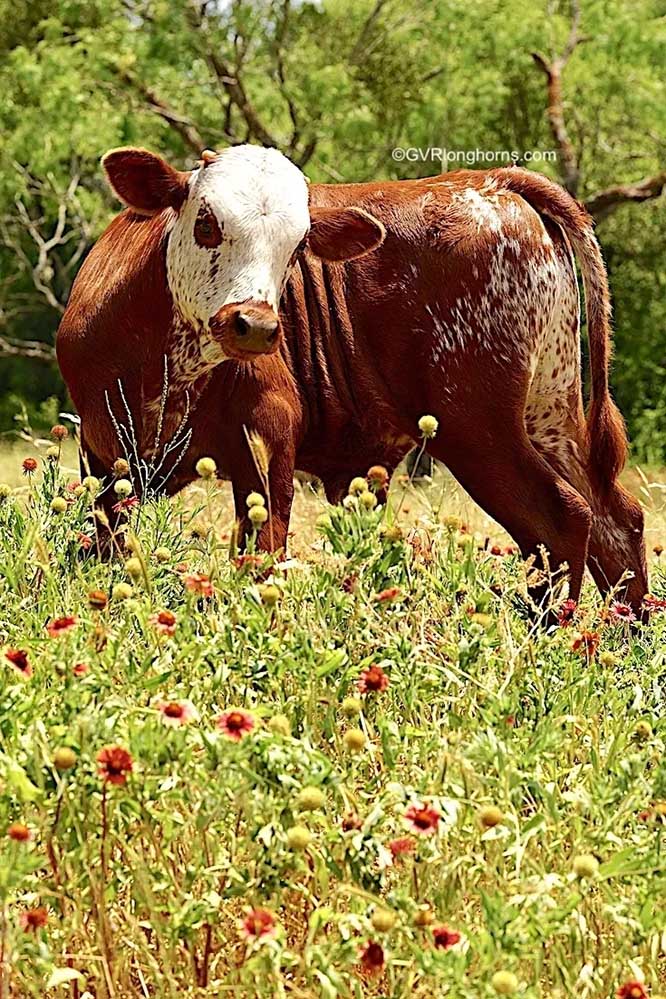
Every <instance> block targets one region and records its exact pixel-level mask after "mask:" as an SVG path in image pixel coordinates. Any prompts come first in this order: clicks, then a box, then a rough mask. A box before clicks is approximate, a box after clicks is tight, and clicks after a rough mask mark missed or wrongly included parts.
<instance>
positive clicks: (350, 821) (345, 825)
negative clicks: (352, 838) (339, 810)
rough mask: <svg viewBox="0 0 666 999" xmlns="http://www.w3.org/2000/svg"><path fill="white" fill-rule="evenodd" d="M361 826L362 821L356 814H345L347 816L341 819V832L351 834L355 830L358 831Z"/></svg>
mask: <svg viewBox="0 0 666 999" xmlns="http://www.w3.org/2000/svg"><path fill="white" fill-rule="evenodd" d="M362 825H363V820H362V819H361V816H360V815H358V814H357V813H356V812H347V814H346V815H345V816H343V818H342V831H343V832H352V831H353V830H355V829H360V828H361V827H362Z"/></svg>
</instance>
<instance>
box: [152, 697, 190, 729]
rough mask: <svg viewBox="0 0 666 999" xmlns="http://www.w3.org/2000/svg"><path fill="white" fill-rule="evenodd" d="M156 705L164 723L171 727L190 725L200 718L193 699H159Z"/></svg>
mask: <svg viewBox="0 0 666 999" xmlns="http://www.w3.org/2000/svg"><path fill="white" fill-rule="evenodd" d="M155 707H156V708H157V710H158V711H159V712H160V713H161V715H162V721H163V722H164V724H165V725H169V726H170V727H171V728H178V727H179V726H180V725H188V724H189V723H190V722H191V721H196V719H197V718H198V715H197V710H196V708H195V707H194V705H193V704H192V701H187V700H184V701H158V702H157V704H156V705H155Z"/></svg>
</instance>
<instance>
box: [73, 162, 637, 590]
mask: <svg viewBox="0 0 666 999" xmlns="http://www.w3.org/2000/svg"><path fill="white" fill-rule="evenodd" d="M310 199H311V211H312V214H313V218H316V217H317V215H319V216H320V217H324V218H325V219H327V220H328V221H327V225H328V226H329V231H328V233H327V237H328V239H329V242H330V238H331V233H333V234H334V231H335V226H334V223H332V222H331V220H332V219H334V218H335V212H336V211H338V210H345V211H346V210H347V209H349V208H350V207H354V208H360V209H362V210H363V212H364V213H368V214H369V215H370V216H372V217H373V218H374V219H377V220H379V222H380V223H381V224H382V226H383V227H384V229H385V238H384V239H383V242H382V243H381V245H379V246H378V247H377V248H376V249H374V250H372V252H369V253H366V255H364V256H361V257H359V258H358V259H353V260H347V262H344V263H336V262H331V256H332V254H331V253H330V252H329V254H328V257H329V262H322V261H321V260H320V259H318V258H317V257H316V256H314V254H313V253H311V252H309V251H308V250H307V249H305V250H303V251H302V252H300V253H299V255H298V258H297V260H296V265H295V268H294V270H293V271H292V273H291V276H290V278H289V280H288V283H287V285H286V288H285V290H284V294H283V296H282V301H281V307H280V317H279V319H280V328H281V331H282V337H281V341H280V345H279V350H277V351H276V352H275V353H273V354H266V355H262V356H256V358H254V359H253V360H251V361H250V362H244V361H237V360H226V361H223V362H222V363H221V364H219V365H218V366H217V367H215V368H213V369H212V371H210V372H203V373H202V374H201V375H200V376H198V377H197V378H195V379H194V381H193V382H192V383H190V384H188V383H187V382H184V381H183V380H182V379H179V370H180V366H181V365H182V364H183V357H184V356H186V353H187V350H188V346H187V343H185V344H183V342H182V338H181V340H180V341H179V342H178V343H174V342H173V341H172V339H171V337H172V333H171V330H172V324H173V305H172V300H171V296H170V293H169V289H168V284H167V277H166V272H165V241H166V239H167V238H168V237H167V228H168V223H169V220H170V218H172V217H173V215H172V212H173V211H176V210H177V209H167V210H166V211H162V212H161V213H160V214H158V215H156V216H154V217H152V218H145V217H141V216H139V215H137V214H134V213H133V212H131V211H125V212H123V213H122V214H121V215H120V216H119V217H118V218H116V219H115V221H114V222H112V224H111V225H110V226H109V228H108V229H107V231H106V232H105V233H104V234H103V236H102V237H101V239H100V240H99V242H98V243H97V245H96V246H95V247H94V248H93V250H92V252H91V253H90V255H89V257H88V259H87V260H86V262H85V264H84V266H83V267H82V269H81V272H80V274H79V276H78V278H77V281H76V282H75V286H74V289H73V292H72V296H71V300H70V303H69V306H68V308H67V312H66V314H65V316H64V318H63V321H62V324H61V327H60V331H59V336H58V357H59V361H60V365H61V368H62V372H63V375H64V377H65V379H66V382H67V385H68V386H69V389H70V392H71V394H72V398H73V400H74V402H75V404H76V406H77V408H78V411H79V413H80V415H81V419H82V433H83V442H84V446H85V448H86V450H87V452H88V455H89V458H90V461H91V463H92V466H93V468H94V470H95V471H96V472H97V473H98V474H108V473H109V470H110V468H111V465H112V463H113V461H114V460H115V459H116V458H117V457H118V456H119V454H120V453H121V447H120V444H119V441H118V439H117V435H116V431H115V429H114V426H113V422H112V421H111V419H110V416H109V412H108V407H107V404H106V402H105V396H104V392H105V390H106V391H108V393H109V399H110V405H111V408H112V409H113V410H114V411H115V412H116V413H118V412H119V411H120V406H121V400H120V398H119V393H118V388H117V379H121V381H122V384H123V388H124V392H125V395H126V398H127V401H128V403H129V406H130V408H131V410H132V413H133V417H134V422H135V429H136V435H137V437H138V441H139V448H140V449H141V450H143V451H144V452H149V451H150V447H151V442H152V441H153V440H154V436H155V429H156V418H157V417H156V413H157V410H156V402H155V401H156V400H159V397H160V393H161V388H162V377H163V358H164V355H165V354H166V355H167V356H168V357H169V359H170V374H171V378H170V382H171V385H170V396H169V409H168V413H167V418H166V420H165V427H164V431H163V434H164V435H165V437H166V436H168V434H169V432H172V431H173V429H174V427H176V426H177V425H178V422H179V420H180V418H181V416H182V413H183V411H184V409H185V402H184V399H185V392H186V391H188V392H189V394H190V398H191V399H192V400H196V408H195V409H194V411H193V413H192V415H191V416H190V418H189V420H190V425H191V427H192V430H193V436H192V440H191V443H190V446H189V449H188V453H187V454H186V456H185V458H184V460H183V461H182V462H181V464H180V465H179V467H178V469H177V470H176V471H175V473H174V474H173V476H172V477H171V478H170V479H169V481H168V484H167V487H166V488H167V490H168V491H169V492H174V491H175V490H177V489H180V488H181V487H182V486H183V485H185V484H186V482H188V481H190V480H191V479H192V478H193V477H194V464H195V462H196V459H198V458H199V457H201V456H202V455H210V456H212V457H213V458H214V459H215V461H216V462H217V465H218V468H219V469H220V471H221V473H222V474H223V475H225V476H227V477H229V478H230V479H231V481H232V483H233V491H234V497H235V501H236V505H237V511H238V513H239V515H240V516H243V514H244V511H245V497H246V496H247V494H248V493H249V492H250V491H252V490H256V489H259V488H260V487H261V484H260V482H259V480H258V477H257V473H256V470H255V467H254V464H253V461H252V458H251V456H250V452H249V449H248V446H247V441H246V435H245V429H247V431H250V432H251V431H256V432H257V433H258V434H260V435H261V436H262V437H263V439H264V440H265V441H266V443H267V445H268V448H269V450H270V453H271V455H272V458H271V464H270V487H271V497H272V509H273V517H272V523H271V525H270V529H269V526H267V527H266V528H264V529H263V531H262V533H261V537H260V542H261V544H262V545H263V546H264V547H269V546H270V545H271V544H272V546H273V547H274V548H282V547H284V546H285V545H286V540H287V530H288V524H289V516H290V509H291V503H292V497H293V475H294V470H295V469H300V470H303V471H306V472H310V473H312V474H314V475H316V476H318V477H319V478H320V479H321V480H322V481H323V483H324V486H325V488H326V492H327V495H328V496H329V498H330V499H332V500H337V499H339V498H340V496H341V495H342V493H343V490H344V488H345V487H346V485H347V484H348V482H349V480H350V478H351V477H352V476H354V475H357V474H359V473H360V474H363V473H364V472H365V471H366V470H367V468H368V467H369V466H371V465H373V464H384V465H386V466H387V467H388V468H389V469H390V470H392V469H393V468H394V467H395V466H396V464H397V463H398V461H399V460H400V459H401V458H402V457H403V455H404V454H405V453H406V451H407V450H408V449H409V448H410V447H411V446H412V443H413V439H414V437H415V436H416V435H417V430H416V427H417V421H418V418H419V417H420V416H421V415H422V414H424V413H430V414H433V415H434V416H436V417H437V419H438V420H439V426H440V431H439V434H438V435H437V437H436V438H435V439H434V440H433V442H432V444H431V446H430V451H431V453H432V455H433V456H434V457H435V458H437V459H439V460H441V461H442V462H444V463H445V464H446V465H447V466H448V468H449V469H450V470H451V472H452V473H453V474H454V476H455V477H456V478H457V479H458V480H459V481H460V483H461V484H462V485H463V486H464V487H465V489H466V490H467V491H468V492H469V493H470V494H471V496H472V497H473V498H474V499H475V500H476V501H477V502H478V503H479V505H480V506H481V507H483V509H484V510H486V511H487V512H488V513H489V514H490V515H491V516H492V517H494V518H495V519H496V520H497V521H498V522H499V523H500V524H502V525H503V526H504V527H505V528H506V529H507V530H508V532H509V533H510V534H511V535H512V536H513V538H514V539H515V540H516V542H517V543H518V545H519V546H520V549H521V551H522V553H523V555H524V556H525V557H528V556H530V555H536V556H537V557H539V553H540V546H545V548H546V549H547V550H548V551H549V553H550V565H551V567H553V568H556V567H559V566H563V565H564V564H565V563H566V565H567V566H568V572H569V580H570V583H569V585H570V595H571V596H572V597H573V598H574V599H577V598H578V595H579V591H580V586H581V581H582V577H583V572H584V568H585V565H586V564H587V565H589V568H590V570H591V572H592V575H593V576H594V578H595V580H596V582H597V583H598V585H599V587H600V589H601V590H602V592H606V591H608V590H609V589H610V588H612V587H615V586H616V585H617V584H618V582H619V581H620V579H621V577H623V576H624V575H625V574H629V576H630V577H631V578H629V579H628V582H627V583H626V585H625V588H624V593H625V596H626V598H627V599H628V600H629V601H630V602H631V603H632V605H633V606H634V607H635V608H638V607H639V606H640V604H641V601H642V598H643V596H644V594H645V592H646V588H647V573H646V564H645V554H644V543H643V515H642V511H641V508H640V506H639V504H638V503H637V502H636V500H634V499H633V498H632V497H631V496H630V495H629V494H628V493H627V492H626V490H625V489H624V488H623V487H622V486H621V485H619V483H618V482H617V475H618V473H619V471H620V470H621V468H622V466H623V464H624V461H625V455H626V439H625V431H624V426H623V423H622V419H621V417H620V415H619V413H618V411H617V409H616V408H615V406H614V404H613V403H612V401H611V399H610V396H609V392H608V363H609V353H610V306H609V296H608V286H607V279H606V272H605V268H604V265H603V261H602V258H601V253H600V251H599V247H598V244H597V242H596V239H595V237H594V235H593V232H592V223H591V220H590V218H589V216H588V215H587V213H586V212H585V210H584V209H583V208H582V207H581V206H580V205H579V204H578V203H577V202H575V201H574V200H573V199H572V198H571V197H570V196H569V195H568V194H566V193H565V192H564V191H563V190H562V189H561V188H559V187H557V186H556V185H555V184H553V183H551V182H550V181H548V180H547V179H545V178H544V177H541V176H539V175H537V174H535V173H531V172H529V171H525V170H522V169H518V168H510V169H500V170H494V171H489V172H482V171H478V172H477V171H459V172H455V173H451V174H446V175H443V176H440V177H431V178H426V179H424V180H416V181H401V182H382V183H371V184H350V185H331V186H329V185H325V186H312V188H311V194H310ZM359 218H361V216H359ZM331 225H332V226H333V228H332V229H331ZM572 250H573V253H575V255H576V257H577V258H578V261H579V263H580V266H581V271H582V273H583V278H584V284H585V292H586V295H585V297H586V306H587V314H588V331H589V339H590V363H591V402H590V407H589V412H588V415H587V418H586V416H585V414H584V410H583V399H582V390H581V375H580V366H579V353H580V335H579V325H580V324H579V307H580V303H579V300H578V291H577V282H576V275H575V268H574V263H573V253H572ZM181 334H182V331H181Z"/></svg>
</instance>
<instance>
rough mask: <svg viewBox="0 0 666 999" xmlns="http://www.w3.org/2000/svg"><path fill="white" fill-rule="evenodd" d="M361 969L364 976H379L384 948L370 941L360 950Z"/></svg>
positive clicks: (382, 964)
mask: <svg viewBox="0 0 666 999" xmlns="http://www.w3.org/2000/svg"><path fill="white" fill-rule="evenodd" d="M361 967H362V968H363V971H365V973H366V975H381V973H382V968H383V967H384V948H383V947H382V945H381V944H378V943H375V942H374V941H373V940H370V941H369V942H368V943H367V944H366V945H365V947H364V948H363V949H362V950H361Z"/></svg>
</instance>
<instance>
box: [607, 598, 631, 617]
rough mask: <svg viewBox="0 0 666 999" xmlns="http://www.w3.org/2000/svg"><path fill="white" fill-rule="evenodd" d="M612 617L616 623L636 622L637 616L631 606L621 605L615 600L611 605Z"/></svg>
mask: <svg viewBox="0 0 666 999" xmlns="http://www.w3.org/2000/svg"><path fill="white" fill-rule="evenodd" d="M610 614H611V617H614V618H615V620H616V621H635V620H636V615H635V614H634V612H633V611H632V609H631V607H630V606H629V604H621V603H619V602H618V601H617V600H614V601H613V603H612V604H611V605H610Z"/></svg>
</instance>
